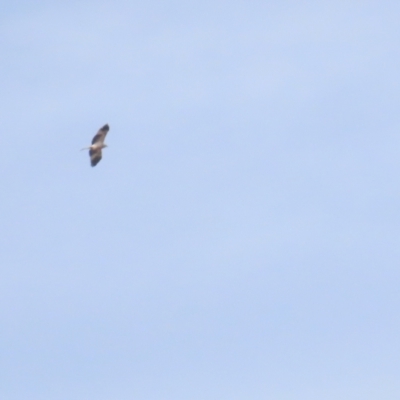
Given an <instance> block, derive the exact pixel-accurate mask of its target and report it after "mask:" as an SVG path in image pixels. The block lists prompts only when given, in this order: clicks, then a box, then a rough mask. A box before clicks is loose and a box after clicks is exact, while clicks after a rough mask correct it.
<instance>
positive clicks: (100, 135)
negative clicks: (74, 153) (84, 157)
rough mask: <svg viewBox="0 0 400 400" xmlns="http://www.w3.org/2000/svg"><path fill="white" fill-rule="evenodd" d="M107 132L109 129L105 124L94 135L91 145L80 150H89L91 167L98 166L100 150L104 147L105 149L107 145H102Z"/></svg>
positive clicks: (100, 155)
mask: <svg viewBox="0 0 400 400" xmlns="http://www.w3.org/2000/svg"><path fill="white" fill-rule="evenodd" d="M109 130H110V127H109V126H108V124H105V125H104V126H103V127H102V128H100V129H99V131H98V132H97V133H96V135H94V138H93V139H92V145H91V146H89V147H84V148H83V149H82V150H88V149H89V156H90V165H91V166H92V167H95V166H96V165H97V164H98V162H99V161H100V160H101V157H102V154H101V150H102V149H104V147H107V145H106V144H105V143H104V139H105V138H106V135H107V133H108V131H109Z"/></svg>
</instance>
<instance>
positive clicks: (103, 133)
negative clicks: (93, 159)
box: [92, 124, 110, 161]
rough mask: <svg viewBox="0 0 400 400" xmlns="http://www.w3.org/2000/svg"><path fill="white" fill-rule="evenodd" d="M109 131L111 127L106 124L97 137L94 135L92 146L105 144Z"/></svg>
mask: <svg viewBox="0 0 400 400" xmlns="http://www.w3.org/2000/svg"><path fill="white" fill-rule="evenodd" d="M109 130H110V127H109V126H108V124H105V125H104V126H103V127H102V128H100V129H99V131H98V132H97V133H96V135H94V138H93V139H92V144H97V143H103V142H104V139H105V138H106V135H107V132H108V131H109ZM100 158H101V156H100ZM99 161H100V160H99Z"/></svg>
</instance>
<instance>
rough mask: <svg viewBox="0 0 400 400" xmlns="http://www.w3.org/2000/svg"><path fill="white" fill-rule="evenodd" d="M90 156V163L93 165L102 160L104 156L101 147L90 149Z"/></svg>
mask: <svg viewBox="0 0 400 400" xmlns="http://www.w3.org/2000/svg"><path fill="white" fill-rule="evenodd" d="M106 133H107V132H106ZM89 156H90V165H91V166H92V167H95V166H96V165H97V164H98V162H99V161H100V160H101V157H102V154H101V149H100V148H99V149H90V150H89Z"/></svg>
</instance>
